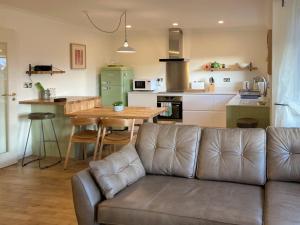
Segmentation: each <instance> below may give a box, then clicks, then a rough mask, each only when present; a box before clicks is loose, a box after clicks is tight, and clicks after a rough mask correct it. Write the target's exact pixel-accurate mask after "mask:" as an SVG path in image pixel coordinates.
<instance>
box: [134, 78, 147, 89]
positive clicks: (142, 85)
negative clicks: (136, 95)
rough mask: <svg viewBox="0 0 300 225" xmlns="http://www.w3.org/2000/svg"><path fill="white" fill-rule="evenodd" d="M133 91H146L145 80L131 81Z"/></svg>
mask: <svg viewBox="0 0 300 225" xmlns="http://www.w3.org/2000/svg"><path fill="white" fill-rule="evenodd" d="M133 90H146V81H145V80H134V81H133Z"/></svg>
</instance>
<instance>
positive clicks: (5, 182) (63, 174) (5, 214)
mask: <svg viewBox="0 0 300 225" xmlns="http://www.w3.org/2000/svg"><path fill="white" fill-rule="evenodd" d="M87 166H88V161H70V164H69V169H68V170H66V171H64V170H63V164H62V163H61V164H59V165H56V166H54V167H51V168H48V169H44V170H40V169H39V168H38V164H37V162H36V163H33V164H29V165H27V166H26V167H24V168H22V167H21V166H20V165H13V166H10V167H7V168H4V169H0V224H1V225H24V224H26V225H27V224H28V225H42V224H45V225H54V224H55V225H75V224H77V221H76V217H75V212H74V208H73V200H72V191H71V183H70V178H71V176H72V175H73V174H74V173H75V172H77V171H80V170H82V169H83V168H86V167H87Z"/></svg>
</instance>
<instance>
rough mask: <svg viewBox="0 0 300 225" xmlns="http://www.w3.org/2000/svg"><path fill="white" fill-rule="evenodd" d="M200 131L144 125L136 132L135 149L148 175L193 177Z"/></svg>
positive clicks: (187, 128) (177, 126)
mask: <svg viewBox="0 0 300 225" xmlns="http://www.w3.org/2000/svg"><path fill="white" fill-rule="evenodd" d="M200 138H201V128H199V127H197V126H186V125H182V126H180V125H159V124H152V123H146V124H143V125H142V126H141V127H140V129H139V134H138V138H137V142H136V149H137V152H138V154H139V156H140V159H141V161H142V163H143V165H144V168H145V170H146V172H147V173H148V174H157V175H170V176H172V175H174V176H180V177H186V178H192V177H194V176H195V170H196V162H197V155H198V149H199V142H200Z"/></svg>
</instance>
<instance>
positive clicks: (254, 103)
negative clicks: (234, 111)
mask: <svg viewBox="0 0 300 225" xmlns="http://www.w3.org/2000/svg"><path fill="white" fill-rule="evenodd" d="M259 102H265V105H261V104H259ZM226 106H242V107H249V106H251V107H270V101H269V99H268V98H265V97H260V98H258V99H241V97H240V95H236V96H235V97H233V98H232V99H231V100H230V101H229V102H228V103H227V104H226Z"/></svg>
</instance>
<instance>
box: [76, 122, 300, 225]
mask: <svg viewBox="0 0 300 225" xmlns="http://www.w3.org/2000/svg"><path fill="white" fill-rule="evenodd" d="M136 149H137V152H138V154H139V156H140V159H141V161H142V163H143V166H144V167H145V170H146V172H147V175H146V176H145V177H143V178H141V179H140V180H138V181H137V182H135V183H134V184H132V185H130V186H129V187H127V188H126V189H124V190H122V191H121V192H119V193H118V194H117V195H116V196H115V197H114V198H113V199H110V200H106V199H105V198H104V197H103V195H102V194H101V191H100V189H99V187H98V186H97V184H96V182H95V181H94V179H93V177H92V176H91V174H90V172H89V169H86V170H83V171H81V172H79V173H77V174H75V175H74V176H73V177H72V188H73V199H74V206H75V211H76V216H77V220H78V224H79V225H96V224H114V225H127V224H128V225H143V224H147V225H152V224H153V225H162V224H163V225H177V224H179V225H194V224H195V225H196V224H197V225H199V224H200V225H202V224H203V225H204V224H205V225H229V224H230V225H233V224H234V225H238V224H240V225H261V224H266V225H292V224H293V225H294V224H300V183H296V181H298V182H299V181H300V155H298V154H300V129H284V128H270V129H268V130H267V138H266V132H265V130H262V129H203V130H201V129H200V128H198V127H195V126H175V125H158V124H144V125H143V126H141V128H140V130H139V134H138V138H137V142H136ZM266 149H267V156H266ZM267 165H268V174H267V169H266V168H267ZM267 176H268V179H267Z"/></svg>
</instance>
